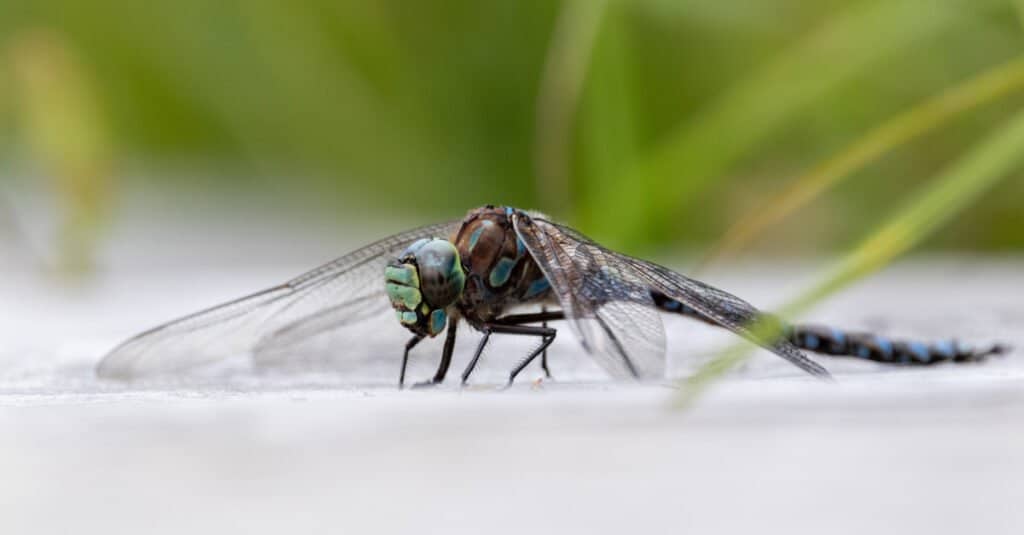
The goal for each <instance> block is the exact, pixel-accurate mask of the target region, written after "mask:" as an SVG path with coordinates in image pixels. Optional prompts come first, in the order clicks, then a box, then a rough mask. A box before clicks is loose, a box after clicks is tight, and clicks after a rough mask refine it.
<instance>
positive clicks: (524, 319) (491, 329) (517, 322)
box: [462, 311, 565, 385]
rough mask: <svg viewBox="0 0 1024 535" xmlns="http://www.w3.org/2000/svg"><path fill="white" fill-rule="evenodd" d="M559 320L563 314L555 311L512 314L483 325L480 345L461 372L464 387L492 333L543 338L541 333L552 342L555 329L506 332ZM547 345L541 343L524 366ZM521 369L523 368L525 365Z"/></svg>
mask: <svg viewBox="0 0 1024 535" xmlns="http://www.w3.org/2000/svg"><path fill="white" fill-rule="evenodd" d="M560 319H565V314H564V313H563V312H561V311H556V312H547V311H544V312H541V313H540V314H514V315H509V316H504V317H501V318H498V319H497V320H495V321H494V322H493V323H488V324H485V325H484V327H483V328H482V329H481V330H482V331H483V333H484V336H483V338H481V339H480V344H479V345H477V348H476V352H475V353H474V354H473V358H472V359H470V361H469V364H468V365H467V366H466V369H465V370H464V371H463V372H462V384H463V385H465V384H466V382H467V381H469V376H470V375H472V373H473V370H474V369H476V365H477V362H479V360H480V355H481V354H482V353H483V351H484V348H485V347H486V346H487V343H488V342H489V341H490V338H491V334H492V333H503V334H528V335H533V336H545V334H543V333H550V339H551V340H554V337H555V334H554V333H556V332H557V331H556V330H555V329H551V328H548V327H525V326H523V327H522V328H523V329H529V330H530V332H522V330H521V329H520V330H515V331H514V332H510V331H508V329H510V328H512V329H516V328H518V327H520V326H521V325H522V324H524V323H537V322H545V323H546V322H547V321H552V320H560ZM534 329H536V330H538V331H534ZM539 333H540V334H539ZM549 345H551V341H550V340H548V341H546V342H545V343H543V344H542V345H541V346H540V348H538V351H536V352H534V353H533V354H531V355H530V356H529V357H527V359H525V360H524V362H526V364H529V363H530V361H532V360H533V359H534V358H535V357H536V356H537V353H540V352H543V351H546V350H547V347H548V346H549ZM522 367H525V364H524V365H523V366H522ZM522 367H517V368H516V371H515V374H514V375H513V378H514V377H515V375H518V374H519V372H520V371H522Z"/></svg>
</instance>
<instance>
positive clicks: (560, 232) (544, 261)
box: [522, 218, 829, 378]
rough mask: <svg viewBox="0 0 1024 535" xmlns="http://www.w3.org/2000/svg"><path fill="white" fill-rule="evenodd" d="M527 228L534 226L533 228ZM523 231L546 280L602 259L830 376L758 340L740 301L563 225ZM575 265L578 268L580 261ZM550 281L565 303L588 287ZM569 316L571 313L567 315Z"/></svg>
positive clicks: (814, 367) (822, 373)
mask: <svg viewBox="0 0 1024 535" xmlns="http://www.w3.org/2000/svg"><path fill="white" fill-rule="evenodd" d="M526 223H529V226H528V228H527V225H526ZM522 226H524V231H527V232H523V233H522V234H523V235H525V236H534V237H535V238H533V241H534V242H535V244H536V247H537V250H538V252H537V253H535V252H534V250H533V249H532V248H531V249H530V252H531V254H534V258H538V254H539V255H540V258H538V262H539V263H540V264H541V265H542V268H544V269H545V275H547V274H548V272H547V270H549V269H550V270H552V271H559V270H558V269H555V266H557V265H559V264H556V263H555V262H564V261H565V259H570V260H571V259H573V258H577V259H578V258H584V259H586V258H588V257H593V258H598V259H600V262H601V263H602V265H603V266H604V267H603V268H600V267H599V269H604V271H605V272H606V273H607V274H608V275H609V276H615V277H621V278H623V279H625V280H627V281H629V283H630V285H633V284H637V283H639V285H640V286H642V287H643V288H645V289H646V290H647V293H648V294H649V293H650V291H651V290H655V291H658V292H660V293H662V294H664V295H667V296H669V297H671V298H672V299H675V300H677V301H679V302H681V303H683V304H685V305H687V306H688V307H690V308H692V309H693V310H695V311H696V312H697V313H698V314H700V315H702V316H703V317H704V318H705V319H706V320H707V321H708V322H711V323H714V324H716V325H719V326H722V327H724V328H726V329H729V330H731V331H733V332H735V333H737V334H739V335H741V336H743V337H745V338H747V339H749V340H751V341H753V342H755V343H758V344H760V345H762V346H763V347H765V348H766V349H768V350H770V351H772V352H774V353H776V354H778V355H779V356H781V357H782V358H784V359H786V360H788V361H790V362H791V363H793V364H794V365H796V366H797V367H799V368H801V369H802V370H804V371H806V372H808V373H810V374H811V375H815V376H819V377H826V378H827V377H829V373H828V371H827V370H825V368H823V367H821V366H820V365H819V364H817V363H816V362H814V361H813V360H811V359H809V358H808V357H807V356H806V355H804V354H803V352H801V351H800V350H799V349H798V348H797V347H796V346H794V345H793V344H792V343H790V342H789V341H788V340H783V339H780V340H777V341H775V342H773V343H770V344H765V343H763V342H762V341H759V340H758V339H757V336H756V335H755V334H754V333H753V332H752V331H751V330H750V326H751V325H752V324H753V323H754V322H756V321H757V320H758V319H759V318H761V317H762V315H761V312H760V311H758V310H757V309H756V308H755V307H754V306H753V305H751V304H750V303H747V302H746V301H744V300H742V299H740V298H739V297H736V296H734V295H732V294H730V293H728V292H725V291H722V290H720V289H718V288H715V287H713V286H710V285H707V284H704V283H702V282H700V281H697V280H694V279H691V278H689V277H686V276H684V275H682V274H680V273H677V272H675V271H672V270H670V269H668V268H665V267H663V266H660V265H658V264H655V263H653V262H648V261H645V260H640V259H638V258H633V257H630V256H627V255H624V254H621V253H616V252H614V251H610V250H608V249H605V248H604V247H601V246H600V245H598V244H596V243H595V242H593V241H592V240H590V239H589V238H587V237H586V236H584V235H582V234H580V233H579V232H577V231H575V230H573V229H571V228H569V227H566V226H564V225H560V224H557V223H553V222H551V221H547V220H545V219H538V218H529V219H527V218H524V219H523V224H522ZM523 240H524V242H526V240H527V238H523ZM527 247H528V248H530V243H529V242H527ZM576 262H577V263H579V260H577V261H576ZM584 263H586V261H584ZM545 265H546V266H547V267H546V268H545ZM582 267H585V266H582ZM590 271H591V272H593V268H590ZM582 278H586V277H582ZM550 282H551V284H552V287H553V288H555V287H559V290H560V291H557V293H558V296H559V300H560V301H561V300H562V299H563V294H576V293H580V292H581V291H583V290H584V288H585V287H586V285H585V284H583V283H581V282H579V281H575V282H574V281H573V280H572V279H571V278H567V277H561V278H556V280H552V281H550ZM562 284H566V286H564V287H560V286H561V285H562ZM574 284H575V285H574ZM574 300H576V298H570V299H568V301H569V302H570V304H573V302H574ZM584 300H585V299H584ZM577 308H578V307H577ZM567 315H570V313H569V312H567ZM581 336H588V333H587V332H585V331H584V332H582V333H581Z"/></svg>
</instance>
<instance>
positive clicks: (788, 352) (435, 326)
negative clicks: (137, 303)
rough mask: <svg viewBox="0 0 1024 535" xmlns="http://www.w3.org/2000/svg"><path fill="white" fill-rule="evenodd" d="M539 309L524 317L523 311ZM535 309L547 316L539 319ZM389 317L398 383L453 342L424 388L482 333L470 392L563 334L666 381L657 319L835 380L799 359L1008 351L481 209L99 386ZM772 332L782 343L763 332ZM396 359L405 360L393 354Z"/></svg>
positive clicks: (118, 357) (471, 365)
mask: <svg viewBox="0 0 1024 535" xmlns="http://www.w3.org/2000/svg"><path fill="white" fill-rule="evenodd" d="M530 306H532V307H533V308H532V309H531V311H528V312H524V311H523V310H524V309H525V307H530ZM538 308H539V311H538ZM388 310H392V311H393V314H394V317H395V320H396V321H397V322H398V323H399V324H400V325H401V326H403V327H405V328H406V329H407V330H408V331H409V333H410V334H411V337H410V338H408V341H407V342H406V343H405V346H404V351H403V352H402V357H401V364H400V367H399V370H398V385H399V387H402V386H404V384H405V380H406V371H407V366H408V362H409V356H410V352H411V351H412V350H413V349H414V348H415V347H416V346H417V345H418V344H419V343H420V342H421V341H423V340H424V339H428V338H434V337H438V336H440V335H441V334H442V333H444V334H445V338H444V346H443V350H442V352H441V358H440V362H439V364H438V367H437V370H436V371H435V372H434V374H433V376H432V377H431V378H430V379H429V380H427V381H424V382H422V383H419V384H421V385H436V384H440V383H442V382H443V381H445V378H446V376H447V374H448V370H449V367H450V365H451V362H452V355H453V351H454V348H455V343H456V339H457V336H458V332H459V328H460V325H463V324H465V325H468V326H469V327H470V328H472V329H474V330H476V331H479V332H480V333H482V336H481V337H480V340H479V342H478V344H477V347H476V349H475V351H474V353H473V356H472V358H471V359H470V360H469V362H468V364H467V365H466V367H465V369H464V370H463V372H462V374H461V380H462V384H466V383H467V382H468V381H469V379H470V377H471V375H472V374H473V371H474V370H475V369H476V367H477V364H478V363H479V361H480V358H481V355H482V354H483V351H484V348H485V347H486V346H487V345H488V343H489V341H490V339H491V336H492V335H496V334H497V335H514V336H524V337H533V338H534V339H536V340H537V341H538V343H537V344H536V345H535V347H534V348H533V349H532V350H531V351H530V352H529V353H528V354H526V355H525V356H524V357H523V358H522V359H521V360H519V361H518V362H517V363H516V365H515V367H514V368H513V369H512V370H511V371H510V372H509V374H508V384H512V383H513V381H515V379H516V377H517V376H518V375H519V374H520V373H521V372H522V371H523V370H524V369H525V368H526V367H527V366H528V365H529V364H530V363H531V362H534V361H535V360H536V359H537V358H538V357H539V358H540V359H541V367H542V368H543V370H544V373H545V374H546V375H547V376H548V377H550V370H549V368H548V362H547V360H548V354H547V353H548V351H547V350H548V346H550V345H551V343H552V342H553V341H554V340H555V338H556V336H557V334H558V329H556V328H554V327H553V326H552V324H553V323H556V322H557V323H559V324H560V325H561V324H562V323H564V324H565V325H567V326H568V328H569V330H570V331H571V332H572V333H573V334H574V335H575V337H576V339H577V340H578V341H579V343H580V344H581V346H582V348H583V349H584V351H585V352H586V353H587V354H588V355H590V356H591V357H592V358H593V359H594V361H595V362H596V363H597V364H598V365H599V366H600V367H601V368H603V369H604V370H605V371H606V372H607V374H608V375H609V376H610V377H611V378H613V379H635V380H641V381H645V380H657V379H663V378H664V377H665V369H666V347H665V346H666V344H665V331H664V326H663V324H662V321H661V315H662V314H676V315H682V316H685V317H687V318H691V319H695V320H699V321H701V322H704V323H707V324H710V325H713V326H717V327H722V328H725V329H728V330H730V331H733V332H734V333H736V334H737V335H739V336H741V337H744V338H747V339H749V340H751V341H752V342H754V343H756V344H758V345H760V346H762V347H764V348H765V349H767V350H769V351H771V352H773V353H775V354H777V355H779V356H780V357H782V358H783V359H785V360H787V361H789V362H790V363H792V364H794V365H795V366H796V367H798V368H799V369H801V370H803V371H804V372H807V373H808V374H810V375H812V376H815V377H819V378H824V379H828V378H830V374H829V372H828V371H827V370H826V369H825V368H824V367H822V366H821V365H820V364H818V363H817V362H815V361H814V360H812V359H811V358H809V357H808V356H807V355H806V354H805V353H804V351H810V352H814V353H819V354H823V355H831V356H846V357H856V358H861V359H868V360H872V361H877V362H882V363H888V364H894V365H905V366H919V365H933V364H936V363H940V362H974V361H981V360H984V359H985V358H986V357H988V356H990V355H997V354H1001V353H1005V352H1007V351H1008V350H1009V348H1008V347H1007V346H1005V345H1000V344H994V345H990V346H987V347H980V348H976V347H974V346H971V345H968V344H963V343H959V342H957V341H955V340H948V341H940V342H920V341H912V340H894V339H890V338H888V337H885V336H882V335H878V334H872V333H867V332H849V331H846V330H842V329H837V328H832V327H826V326H820V325H795V324H794V325H789V324H785V323H782V322H781V320H778V319H777V318H775V319H773V318H772V316H770V315H768V314H763V313H761V312H760V311H759V310H758V309H757V308H755V307H754V306H753V305H751V304H750V303H748V302H746V301H744V300H742V299H740V298H739V297H736V296H734V295H732V294H730V293H728V292H725V291H723V290H720V289H718V288H715V287H714V286H711V285H708V284H705V283H703V282H700V281H698V280H695V279H692V278H690V277H687V276H685V275H683V274H681V273H678V272H676V271H673V270H671V269H669V268H666V267H663V266H661V265H658V264H656V263H654V262H649V261H646V260H642V259H639V258H635V257H632V256H628V255H626V254H622V253H619V252H616V251H613V250H611V249H609V248H606V247H603V246H601V245H599V244H598V243H596V242H595V241H593V240H591V239H589V238H588V237H586V236H584V235H583V234H582V233H580V232H579V231H576V230H574V229H572V228H570V227H568V226H566V225H563V224H561V223H558V222H555V221H553V220H552V219H550V218H548V217H546V216H544V215H543V214H540V213H537V212H531V211H525V210H519V209H516V208H512V207H505V206H494V205H487V206H483V207H480V208H475V209H473V210H470V211H469V212H468V213H467V215H466V216H465V217H464V218H462V219H459V220H456V221H450V222H446V223H441V224H435V225H429V226H424V227H420V228H417V229H414V230H410V231H407V232H402V233H399V234H396V235H393V236H390V237H387V238H384V239H382V240H379V241H377V242H375V243H372V244H370V245H367V246H365V247H362V248H360V249H357V250H355V251H353V252H351V253H349V254H347V255H344V256H342V257H340V258H338V259H336V260H334V261H331V262H329V263H327V264H325V265H322V266H320V267H318V268H316V269H313V270H312V271H309V272H307V273H305V274H302V275H299V276H298V277H296V278H294V279H292V280H290V281H288V282H285V283H284V284H280V285H277V286H274V287H272V288H269V289H266V290H263V291H260V292H257V293H254V294H252V295H249V296H246V297H242V298H240V299H236V300H233V301H229V302H227V303H224V304H221V305H218V306H214V307H212V308H209V309H206V310H203V311H200V312H197V313H194V314H190V315H188V316H185V317H182V318H180V319H177V320H174V321H171V322H168V323H165V324H163V325H160V326H157V327H155V328H152V329H150V330H147V331H145V332H143V333H141V334H139V335H137V336H135V337H133V338H130V339H128V340H127V341H125V342H124V343H122V344H120V345H119V346H117V347H116V348H114V349H113V350H112V351H111V352H110V353H108V354H107V355H106V356H105V357H104V358H103V360H102V361H101V362H100V364H99V366H98V368H97V373H98V374H99V375H100V376H101V377H109V378H122V379H130V378H134V377H138V376H142V375H146V374H151V373H158V372H176V371H182V370H184V369H185V368H188V367H192V366H196V365H199V364H202V363H207V362H211V361H215V360H219V359H223V358H226V357H227V356H229V355H237V354H248V355H250V356H254V357H257V358H258V357H259V356H261V355H268V354H287V352H288V351H289V350H290V349H292V348H296V347H299V346H300V345H301V343H302V342H303V341H306V340H308V339H310V338H313V337H317V336H320V335H323V334H325V333H330V332H333V331H337V330H339V329H344V328H347V327H351V326H353V325H356V324H358V323H359V322H360V321H361V320H362V319H365V318H367V317H372V316H375V315H378V314H381V313H387V311H388ZM766 320H772V321H775V322H776V323H778V325H779V326H780V327H779V330H780V335H779V336H777V337H775V339H767V338H765V337H764V336H758V335H757V333H756V332H755V327H754V326H755V325H756V324H757V323H758V322H759V321H766ZM396 353H397V351H396Z"/></svg>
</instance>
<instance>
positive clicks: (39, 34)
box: [7, 31, 113, 273]
mask: <svg viewBox="0 0 1024 535" xmlns="http://www.w3.org/2000/svg"><path fill="white" fill-rule="evenodd" d="M8 45H9V48H8V52H9V53H8V56H7V57H8V59H9V62H10V65H11V67H12V69H11V73H12V76H11V79H12V83H10V85H11V86H13V87H12V88H13V89H17V91H12V93H14V94H15V95H16V98H17V102H18V104H19V105H18V111H19V112H20V113H18V115H19V116H20V117H19V119H20V124H21V130H22V132H23V137H24V139H25V142H26V144H27V146H28V147H29V148H30V150H31V151H32V155H33V157H34V159H35V160H37V161H38V162H40V163H41V164H42V166H43V167H44V168H45V176H47V177H49V178H50V179H51V180H50V184H49V190H50V191H51V192H52V193H53V196H54V197H55V198H56V201H57V203H58V205H59V208H60V210H59V211H60V213H61V214H62V215H63V216H64V220H63V221H62V222H61V224H60V225H59V231H58V232H59V236H58V237H57V241H58V244H59V245H58V247H57V248H56V249H57V251H58V254H59V255H60V256H59V257H58V258H57V259H56V267H57V268H58V269H60V270H61V271H63V272H65V273H82V272H87V271H88V270H90V269H91V267H92V251H93V250H94V245H95V241H96V239H97V237H98V235H99V234H100V230H101V228H102V226H103V223H104V220H105V218H106V215H107V214H108V213H109V211H110V206H109V203H110V201H111V198H112V196H113V195H112V189H113V184H112V183H111V176H112V170H111V162H112V156H111V154H110V148H109V142H108V138H107V134H106V130H105V128H104V126H103V125H104V119H103V113H102V112H101V111H100V110H99V109H98V108H97V105H96V102H97V100H96V97H95V95H94V94H93V93H94V92H93V90H92V87H91V85H92V84H91V83H90V81H89V80H88V79H87V77H86V76H85V75H84V74H83V71H84V69H83V68H82V66H81V65H80V64H79V63H78V62H77V61H76V58H75V57H74V55H73V53H71V51H70V50H69V49H68V46H67V44H66V43H65V42H63V41H62V40H61V38H60V37H59V36H58V35H54V34H52V33H50V32H46V31H26V32H23V33H21V34H18V35H17V36H15V37H13V38H12V39H10V40H9V43H8Z"/></svg>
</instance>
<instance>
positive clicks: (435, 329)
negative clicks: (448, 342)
mask: <svg viewBox="0 0 1024 535" xmlns="http://www.w3.org/2000/svg"><path fill="white" fill-rule="evenodd" d="M447 321H448V314H445V312H444V310H441V309H437V310H435V311H433V312H431V313H430V334H432V335H434V334H437V333H439V332H441V331H443V330H444V325H445V323H446V322H447Z"/></svg>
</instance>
